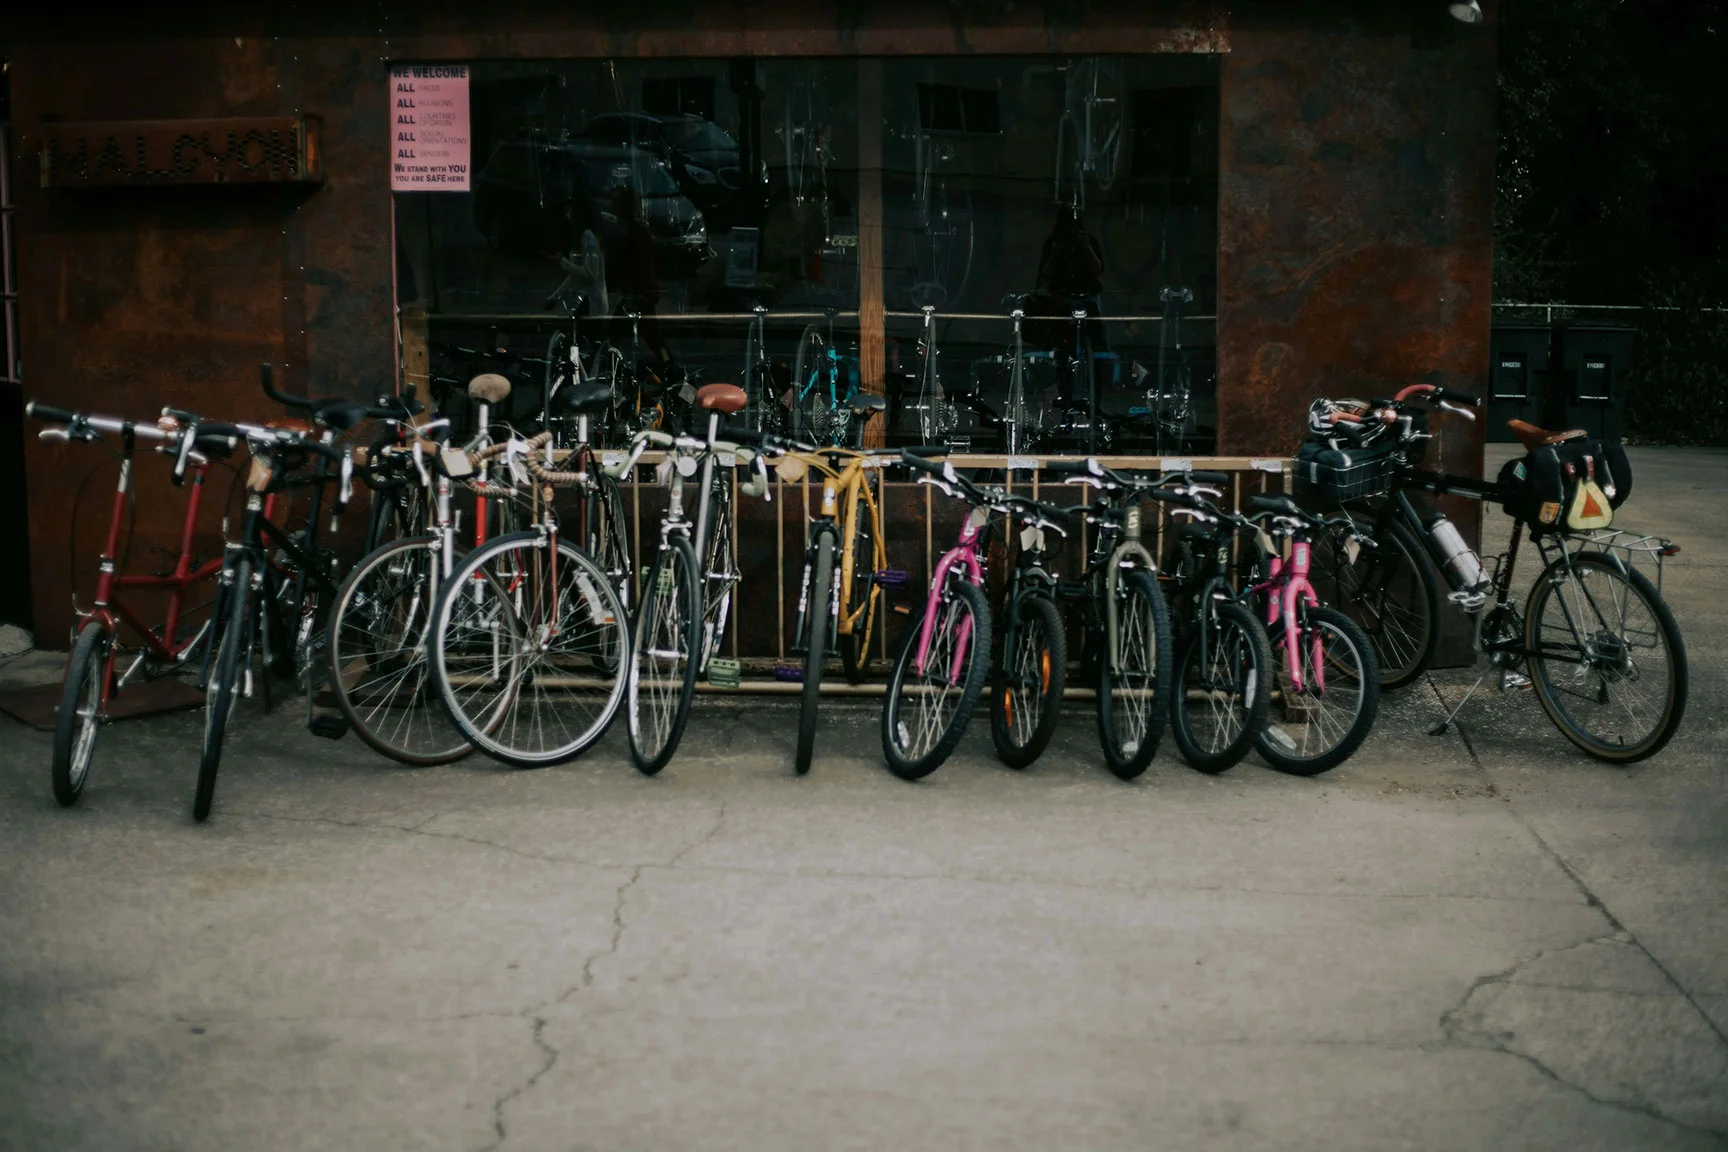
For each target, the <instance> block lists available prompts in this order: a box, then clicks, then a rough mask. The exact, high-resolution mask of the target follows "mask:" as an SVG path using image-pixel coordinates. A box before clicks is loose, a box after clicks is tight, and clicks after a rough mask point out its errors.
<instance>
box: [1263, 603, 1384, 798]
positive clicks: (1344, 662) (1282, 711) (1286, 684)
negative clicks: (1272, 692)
mask: <svg viewBox="0 0 1728 1152" xmlns="http://www.w3.org/2000/svg"><path fill="white" fill-rule="evenodd" d="M1275 627H1277V628H1278V632H1277V633H1276V635H1277V641H1278V642H1277V643H1276V644H1274V645H1273V646H1272V662H1273V668H1274V679H1276V680H1277V682H1278V691H1279V700H1278V703H1276V704H1274V705H1272V706H1271V708H1270V709H1269V710H1268V712H1267V715H1266V723H1265V724H1264V725H1263V726H1262V727H1261V729H1260V731H1259V733H1258V734H1257V735H1256V736H1255V738H1254V746H1255V747H1256V748H1257V749H1258V750H1259V752H1260V756H1261V758H1262V759H1264V760H1265V761H1266V763H1268V764H1270V765H1272V767H1274V768H1276V769H1278V771H1280V772H1287V773H1289V774H1290V775H1292V776H1318V775H1319V774H1320V773H1322V772H1325V771H1327V770H1328V769H1331V768H1336V767H1337V766H1338V765H1340V764H1342V763H1343V762H1344V761H1346V760H1348V759H1349V758H1350V757H1351V755H1352V754H1354V753H1355V751H1356V749H1358V748H1360V747H1361V746H1362V741H1364V740H1366V739H1367V738H1368V732H1369V729H1371V728H1373V727H1374V717H1375V716H1376V715H1377V714H1378V712H1379V709H1380V670H1379V669H1378V668H1377V667H1376V666H1375V663H1374V649H1373V647H1372V645H1370V644H1369V642H1368V637H1366V636H1364V635H1363V634H1362V630H1361V629H1360V628H1358V627H1356V625H1355V624H1353V623H1351V621H1350V618H1349V617H1348V616H1346V615H1344V613H1342V612H1339V611H1337V610H1336V609H1332V608H1308V609H1305V610H1304V611H1303V619H1302V621H1301V630H1300V631H1299V632H1298V634H1297V646H1298V648H1299V649H1300V651H1299V653H1298V655H1297V667H1298V669H1299V670H1300V671H1301V674H1302V691H1301V692H1297V691H1295V690H1294V689H1293V688H1292V687H1291V683H1290V661H1289V654H1288V653H1287V652H1286V651H1285V648H1284V634H1283V629H1282V624H1281V623H1280V624H1279V625H1277V626H1275Z"/></svg>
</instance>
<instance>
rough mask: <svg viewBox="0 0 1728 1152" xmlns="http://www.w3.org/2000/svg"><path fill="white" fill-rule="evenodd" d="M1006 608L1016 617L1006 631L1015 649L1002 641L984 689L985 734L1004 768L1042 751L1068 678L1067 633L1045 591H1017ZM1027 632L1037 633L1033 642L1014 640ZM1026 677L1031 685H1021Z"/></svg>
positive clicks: (1024, 763)
mask: <svg viewBox="0 0 1728 1152" xmlns="http://www.w3.org/2000/svg"><path fill="white" fill-rule="evenodd" d="M1008 611H1009V612H1012V613H1014V614H1015V615H1016V616H1018V617H1019V620H1018V621H1010V623H1012V624H1013V625H1014V627H1012V628H1010V629H1009V630H1008V632H1007V633H1006V634H1007V635H1012V636H1013V637H1014V638H1015V641H1016V649H1017V650H1016V651H1013V652H1010V651H1008V646H1007V644H1004V645H1003V651H1002V660H1001V663H999V664H997V666H996V675H995V679H994V683H993V684H992V686H991V689H990V738H991V740H992V741H993V742H994V743H995V745H996V758H997V759H998V760H1001V761H1002V763H1004V764H1006V765H1008V766H1009V767H1010V768H1024V767H1026V766H1027V765H1029V764H1031V763H1032V762H1033V761H1034V760H1036V759H1038V757H1039V756H1041V755H1043V753H1044V749H1045V748H1046V747H1047V746H1048V745H1049V743H1050V737H1051V736H1052V735H1054V734H1055V732H1056V716H1057V713H1058V711H1060V709H1061V705H1062V692H1063V689H1064V688H1065V687H1066V686H1067V680H1068V639H1067V636H1066V635H1065V629H1064V628H1063V626H1062V614H1061V613H1060V612H1058V611H1057V610H1056V605H1055V603H1054V602H1052V601H1051V599H1050V598H1049V597H1048V596H1045V595H1042V594H1035V595H1030V596H1022V597H1021V598H1020V599H1019V601H1017V602H1016V603H1014V604H1011V605H1009V606H1008ZM1029 635H1036V637H1037V640H1036V641H1035V642H1034V643H1033V644H1031V645H1024V646H1022V645H1020V644H1019V643H1018V642H1019V641H1020V640H1021V639H1022V638H1024V637H1027V636H1029ZM1022 654H1024V655H1025V656H1026V657H1028V658H1029V659H1030V664H1029V665H1023V664H1022V662H1021V656H1022ZM1028 678H1031V680H1032V681H1033V688H1034V690H1031V691H1028V690H1027V683H1026V681H1027V680H1028ZM1017 699H1018V700H1019V701H1020V702H1019V703H1016V700H1017ZM1029 706H1030V707H1029ZM1028 715H1030V723H1028V722H1027V717H1028Z"/></svg>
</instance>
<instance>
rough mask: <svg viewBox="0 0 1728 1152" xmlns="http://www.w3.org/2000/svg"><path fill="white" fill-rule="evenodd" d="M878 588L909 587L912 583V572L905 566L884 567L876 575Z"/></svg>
mask: <svg viewBox="0 0 1728 1152" xmlns="http://www.w3.org/2000/svg"><path fill="white" fill-rule="evenodd" d="M875 581H876V587H878V588H909V587H911V585H912V573H910V572H908V571H906V570H905V569H904V568H884V569H882V570H881V571H880V572H878V573H876V576H875Z"/></svg>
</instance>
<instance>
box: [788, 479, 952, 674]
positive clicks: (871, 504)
mask: <svg viewBox="0 0 1728 1152" xmlns="http://www.w3.org/2000/svg"><path fill="white" fill-rule="evenodd" d="M789 455H790V456H791V457H792V458H794V459H798V460H801V461H803V462H804V464H805V466H806V467H813V468H815V469H816V470H817V471H819V472H820V473H821V474H822V503H821V506H820V511H819V512H818V513H817V515H816V516H815V518H814V519H813V521H812V523H811V527H810V539H809V541H808V543H809V549H808V552H807V555H806V556H805V560H804V577H803V581H802V583H801V585H800V587H801V588H806V587H808V585H809V582H810V571H811V562H812V560H813V559H814V557H815V546H816V543H817V534H818V533H822V532H826V533H830V534H835V533H837V534H838V536H839V539H838V540H837V541H836V543H837V544H838V546H839V550H840V563H839V566H838V567H837V568H836V569H835V574H834V578H835V580H836V582H837V583H836V591H835V594H834V621H835V628H834V631H835V634H836V635H837V636H849V635H851V634H852V632H853V631H855V630H856V629H857V627H858V621H859V619H860V618H861V617H862V616H863V615H864V613H865V611H866V609H868V608H869V601H868V600H866V601H865V602H864V603H862V604H853V603H852V581H853V578H854V576H855V575H856V573H857V571H858V564H859V562H860V557H859V556H858V555H857V554H856V549H854V548H853V546H852V542H853V541H854V540H855V539H857V532H858V518H859V517H860V516H869V517H870V519H871V521H872V522H873V523H874V522H877V512H876V496H875V494H874V493H873V492H871V491H870V482H869V480H868V479H867V477H866V473H867V472H868V471H869V470H870V469H871V468H873V467H874V466H875V465H874V464H873V463H872V461H874V460H875V457H874V456H872V455H870V454H868V453H863V452H859V453H852V452H847V451H845V450H840V451H830V452H825V453H809V454H806V453H791V454H789ZM842 457H844V458H845V459H846V463H845V464H844V465H842V466H840V467H835V466H834V461H836V460H838V459H840V458H842ZM842 492H844V493H845V499H846V508H845V512H844V514H843V515H842V513H841V510H840V497H841V493H842ZM871 540H872V542H873V543H874V545H875V548H874V552H873V554H872V555H871V556H869V557H867V558H865V561H866V562H867V563H869V564H870V565H871V568H870V571H871V572H872V573H873V574H874V573H876V572H880V571H882V569H883V566H884V565H885V564H886V563H887V551H886V548H885V545H884V544H883V542H882V539H881V534H880V533H872V534H871ZM880 594H881V593H880V590H879V589H877V588H875V587H872V589H871V591H870V596H871V597H875V596H878V595H880ZM808 612H809V603H808V601H807V599H806V596H805V594H804V593H800V596H799V602H798V616H797V619H796V621H795V623H794V626H793V631H792V635H793V636H795V637H802V636H803V635H804V630H805V627H806V625H807V624H808V622H809V616H808ZM920 667H922V666H920Z"/></svg>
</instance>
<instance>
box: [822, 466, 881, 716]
mask: <svg viewBox="0 0 1728 1152" xmlns="http://www.w3.org/2000/svg"><path fill="white" fill-rule="evenodd" d="M864 483H866V484H868V483H869V481H868V480H866V481H864ZM852 499H853V500H854V501H856V510H855V511H854V512H853V514H852V524H853V528H852V579H851V581H850V583H849V584H848V585H847V586H846V593H847V595H846V597H845V599H844V601H843V605H844V606H843V609H842V610H843V611H844V612H846V613H849V614H850V616H851V620H852V627H851V629H850V630H846V631H842V632H840V633H839V635H838V636H837V637H835V641H834V642H835V645H836V646H837V647H838V648H839V649H840V664H841V666H842V667H843V668H845V670H846V679H847V681H848V682H850V683H852V684H862V683H863V682H864V676H865V674H866V672H867V671H868V670H869V667H870V641H871V639H872V638H873V637H874V636H875V634H876V606H877V603H878V602H879V601H880V600H881V598H882V590H881V589H880V588H878V587H877V586H876V539H877V536H876V529H877V525H876V505H875V504H874V503H873V502H871V501H870V500H869V499H867V498H866V497H865V495H864V490H863V488H862V487H860V488H856V489H854V490H853V495H852Z"/></svg>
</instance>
